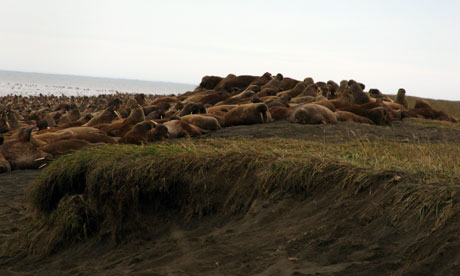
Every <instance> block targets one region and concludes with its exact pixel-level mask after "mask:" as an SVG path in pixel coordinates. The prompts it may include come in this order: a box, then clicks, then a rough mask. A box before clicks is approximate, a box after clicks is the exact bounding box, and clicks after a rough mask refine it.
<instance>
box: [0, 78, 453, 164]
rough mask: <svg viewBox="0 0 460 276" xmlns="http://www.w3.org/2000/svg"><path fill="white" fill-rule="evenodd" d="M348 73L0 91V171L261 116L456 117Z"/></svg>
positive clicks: (301, 119)
mask: <svg viewBox="0 0 460 276" xmlns="http://www.w3.org/2000/svg"><path fill="white" fill-rule="evenodd" d="M364 90H365V85H364V84H363V83H359V82H356V81H354V80H343V81H341V82H340V83H339V84H337V83H336V82H334V81H332V80H329V81H327V82H322V81H318V82H314V80H313V79H312V78H305V79H304V80H296V79H293V78H288V77H283V75H282V74H277V75H275V76H272V75H271V74H270V73H268V72H267V73H265V74H263V75H262V76H250V75H240V76H236V75H234V74H229V75H228V76H226V77H219V76H205V77H203V78H202V80H201V83H200V85H199V86H197V87H196V89H195V90H194V91H189V92H186V93H184V94H181V95H170V96H158V95H145V94H137V95H132V94H112V95H99V96H92V97H88V96H84V97H74V96H72V97H67V96H64V95H62V96H59V97H58V96H54V95H51V96H45V95H42V94H40V95H38V96H28V97H23V96H20V95H8V96H4V97H0V145H1V146H0V172H8V171H11V170H14V169H27V168H40V167H42V166H44V165H46V162H47V161H48V160H49V159H50V158H52V157H54V156H57V155H61V154H65V153H68V152H70V151H72V150H76V149H79V148H82V147H93V146H98V145H102V144H115V143H120V144H136V145H143V144H148V143H152V142H155V141H160V140H163V139H167V138H180V137H191V136H198V135H202V134H205V133H207V132H209V131H215V130H218V129H220V128H222V127H230V126H235V125H249V124H262V123H269V122H271V121H274V120H285V121H286V122H291V123H298V124H336V123H338V122H356V123H365V124H376V125H389V124H391V122H392V121H394V120H401V119H403V118H405V117H416V118H426V119H435V120H445V121H451V122H457V120H456V119H455V118H453V117H451V116H449V115H447V114H446V113H445V112H443V111H442V110H435V109H433V108H432V107H431V106H430V105H429V104H428V103H427V102H426V101H423V100H417V101H416V103H415V106H414V107H413V108H409V106H408V103H407V100H406V91H405V90H404V89H402V88H401V89H399V91H398V92H397V95H396V98H395V100H394V101H393V100H392V99H391V98H389V97H388V96H386V95H384V94H382V93H381V92H380V91H379V90H378V89H375V88H373V89H369V91H367V92H364Z"/></svg>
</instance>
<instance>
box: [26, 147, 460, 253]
mask: <svg viewBox="0 0 460 276" xmlns="http://www.w3.org/2000/svg"><path fill="white" fill-rule="evenodd" d="M459 161H460V146H458V145H452V144H421V143H412V144H409V143H407V144H405V143H393V142H369V141H365V140H360V139H356V140H354V141H350V142H344V143H337V144H334V143H329V144H328V143H326V142H322V143H321V142H307V141H302V140H287V139H278V138H272V139H258V140H251V139H201V140H178V141H175V142H164V143H160V144H157V145H150V146H132V145H123V146H121V145H107V146H102V147H97V148H90V149H83V150H81V151H78V152H76V153H73V154H69V155H65V156H62V157H60V158H59V159H57V160H56V161H54V162H53V163H52V164H50V166H49V167H48V168H47V169H46V170H45V171H44V172H43V173H42V175H41V176H40V177H39V179H38V180H37V181H36V183H35V185H34V186H33V187H32V191H31V201H32V203H33V206H34V207H35V208H36V210H37V211H38V212H39V214H40V215H41V218H42V219H41V221H42V222H43V223H42V224H41V227H39V228H40V229H41V230H40V231H39V232H38V234H37V235H35V236H34V237H33V238H31V239H30V242H29V244H28V246H29V248H30V250H31V251H32V252H40V248H44V249H45V252H46V253H51V252H53V251H54V250H57V249H58V248H59V247H61V246H64V245H66V244H70V243H74V242H78V241H81V240H85V239H87V238H88V237H89V236H92V235H93V236H94V235H109V236H111V237H112V239H113V240H114V241H116V242H119V241H121V240H122V239H123V238H125V237H126V236H127V235H129V234H130V233H133V232H136V231H139V230H146V231H151V230H152V227H153V228H154V227H155V224H154V223H153V224H152V223H151V221H152V220H154V219H155V217H157V218H158V217H161V216H164V215H165V214H169V215H171V214H176V215H177V216H179V217H181V218H182V219H183V220H184V221H188V220H190V219H192V218H195V217H196V218H199V217H202V216H206V215H210V214H216V213H220V214H228V215H231V214H235V213H240V212H245V210H247V209H248V208H249V206H250V205H251V203H252V202H253V201H254V199H256V198H260V197H266V196H268V195H270V194H272V193H273V192H277V193H295V194H297V195H301V196H304V197H308V196H311V195H312V194H314V193H315V192H316V191H317V190H318V189H319V188H320V189H321V190H323V189H335V190H337V192H339V193H344V194H350V195H355V194H358V193H361V192H363V191H367V190H369V189H371V188H372V189H383V188H384V187H391V189H392V191H393V197H394V201H393V202H394V203H393V205H392V208H393V209H394V218H393V221H394V222H398V220H399V219H400V218H401V217H403V216H404V215H407V214H413V215H415V216H418V217H419V218H420V221H421V222H423V221H426V218H428V217H430V218H434V219H435V225H434V227H440V226H442V225H443V223H444V222H445V221H446V219H447V218H449V217H451V216H452V215H453V214H455V213H458V211H459V209H458V206H457V205H456V204H454V203H455V200H454V199H455V198H456V197H458V192H459V189H460V184H459V183H460V182H459V179H460V171H459V168H458V164H459Z"/></svg>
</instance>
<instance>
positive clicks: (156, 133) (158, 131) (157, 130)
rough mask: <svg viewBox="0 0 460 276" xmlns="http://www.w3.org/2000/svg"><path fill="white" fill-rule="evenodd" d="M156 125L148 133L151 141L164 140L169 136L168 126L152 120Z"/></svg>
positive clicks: (148, 138)
mask: <svg viewBox="0 0 460 276" xmlns="http://www.w3.org/2000/svg"><path fill="white" fill-rule="evenodd" d="M152 123H153V125H154V127H153V128H152V129H151V130H150V131H149V132H148V133H147V140H148V141H149V142H155V141H163V140H165V139H167V138H168V137H169V133H168V128H167V127H165V126H164V125H163V124H158V123H156V122H155V121H152Z"/></svg>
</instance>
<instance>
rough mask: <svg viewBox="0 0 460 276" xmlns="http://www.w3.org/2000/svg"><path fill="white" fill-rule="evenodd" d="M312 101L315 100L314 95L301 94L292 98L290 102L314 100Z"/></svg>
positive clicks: (297, 102)
mask: <svg viewBox="0 0 460 276" xmlns="http://www.w3.org/2000/svg"><path fill="white" fill-rule="evenodd" d="M314 101H315V97H312V96H301V97H294V98H292V99H291V101H290V103H292V104H303V103H310V102H314Z"/></svg>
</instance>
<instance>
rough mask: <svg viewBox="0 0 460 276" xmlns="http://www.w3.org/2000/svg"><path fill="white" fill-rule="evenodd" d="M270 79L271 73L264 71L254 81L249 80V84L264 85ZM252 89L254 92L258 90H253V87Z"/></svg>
mask: <svg viewBox="0 0 460 276" xmlns="http://www.w3.org/2000/svg"><path fill="white" fill-rule="evenodd" d="M272 79H273V77H272V74H270V73H269V72H265V73H264V74H263V75H262V76H261V77H260V78H258V79H256V80H255V81H253V82H251V84H250V85H257V86H259V87H260V86H262V85H265V84H266V83H268V82H269V81H271V80H272ZM252 90H253V91H254V92H258V91H255V90H254V89H252Z"/></svg>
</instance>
